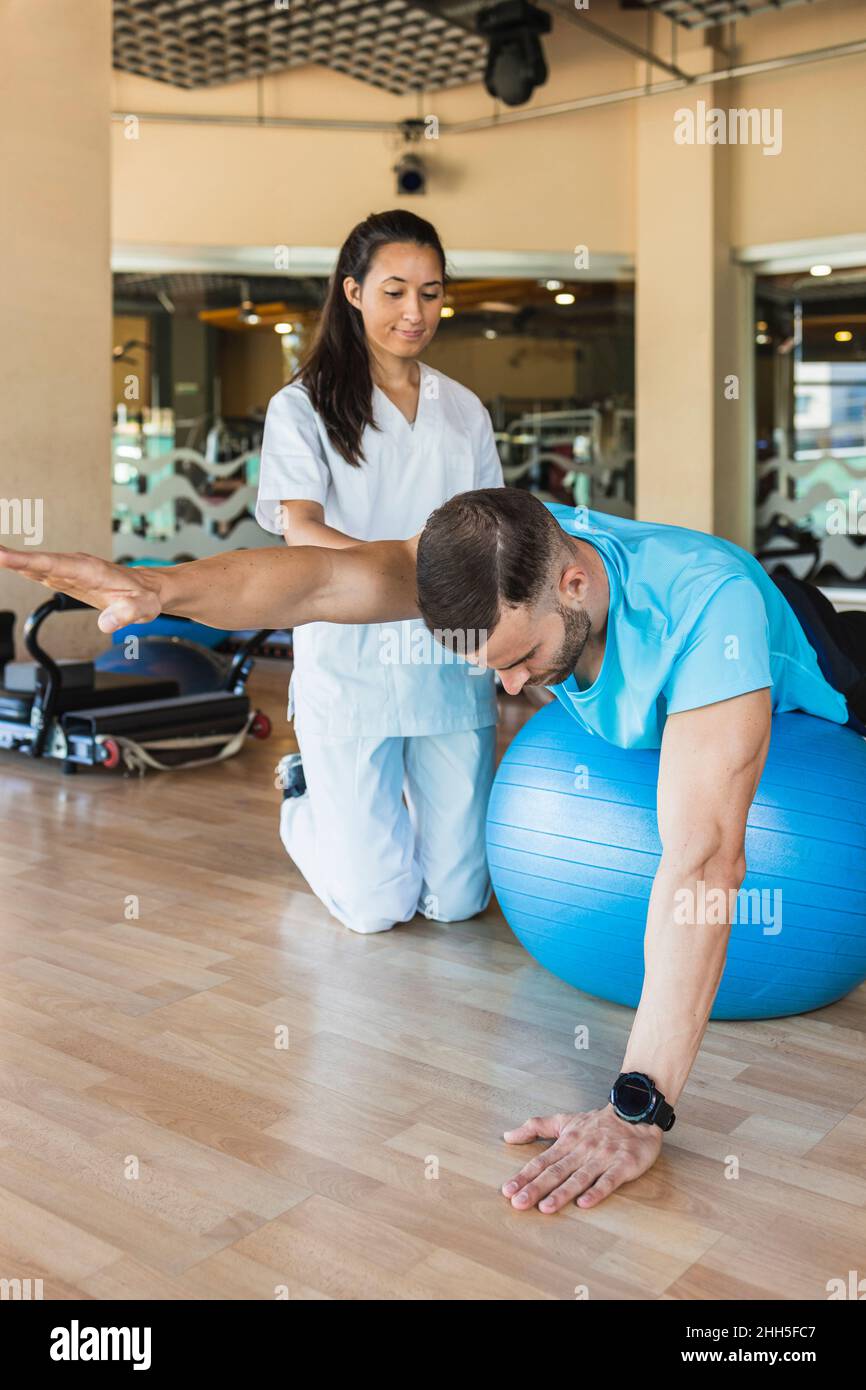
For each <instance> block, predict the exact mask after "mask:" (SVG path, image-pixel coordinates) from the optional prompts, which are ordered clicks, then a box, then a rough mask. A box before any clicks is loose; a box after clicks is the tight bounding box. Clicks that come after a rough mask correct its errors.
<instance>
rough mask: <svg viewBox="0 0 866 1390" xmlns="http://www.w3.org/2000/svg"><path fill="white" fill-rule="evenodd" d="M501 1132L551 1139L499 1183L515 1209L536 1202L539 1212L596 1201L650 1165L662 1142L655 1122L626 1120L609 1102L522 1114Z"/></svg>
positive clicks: (516, 1140) (513, 1137)
mask: <svg viewBox="0 0 866 1390" xmlns="http://www.w3.org/2000/svg"><path fill="white" fill-rule="evenodd" d="M504 1137H505V1140H506V1142H507V1143H509V1144H531V1143H532V1142H533V1141H534V1140H536V1139H552V1140H554V1142H553V1143H552V1144H551V1145H550V1147H549V1148H548V1149H546V1150H545V1152H544V1153H543V1154H539V1155H538V1156H537V1157H536V1158H533V1159H531V1160H530V1162H529V1163H527V1164H526V1166H525V1167H524V1168H521V1170H520V1172H519V1173H518V1174H517V1175H516V1176H515V1177H514V1178H512V1179H511V1180H510V1181H509V1182H506V1183H503V1186H502V1194H503V1196H505V1197H508V1198H510V1200H511V1205H512V1206H513V1207H515V1208H516V1209H517V1210H518V1211H528V1210H529V1208H530V1207H534V1206H537V1207H538V1209H539V1211H541V1212H545V1213H547V1212H554V1211H559V1210H560V1209H561V1208H562V1207H564V1206H566V1205H567V1204H568V1203H569V1202H574V1201H576V1202H577V1205H578V1206H579V1207H594V1206H597V1205H598V1203H599V1202H602V1201H604V1199H605V1197H609V1196H610V1194H611V1192H614V1191H615V1190H616V1188H618V1187H621V1186H622V1184H623V1183H625V1182H632V1181H633V1180H634V1179H635V1178H639V1177H640V1175H641V1173H645V1172H646V1171H647V1169H648V1168H651V1167H652V1165H653V1164H654V1163H655V1161H656V1159H657V1158H658V1156H659V1152H660V1150H661V1146H662V1131H661V1130H660V1129H659V1127H658V1125H646V1124H637V1125H630V1124H629V1123H628V1121H626V1120H621V1119H620V1118H619V1116H618V1115H617V1114H616V1112H615V1111H614V1109H613V1106H611V1105H606V1106H604V1108H603V1109H601V1110H588V1111H583V1112H582V1113H579V1114H577V1115H548V1116H546V1117H545V1118H543V1119H542V1118H536V1119H532V1120H527V1121H526V1122H525V1124H522V1125H521V1126H520V1128H519V1129H509V1130H506V1132H505V1136H504Z"/></svg>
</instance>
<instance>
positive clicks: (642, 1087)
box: [610, 1071, 676, 1131]
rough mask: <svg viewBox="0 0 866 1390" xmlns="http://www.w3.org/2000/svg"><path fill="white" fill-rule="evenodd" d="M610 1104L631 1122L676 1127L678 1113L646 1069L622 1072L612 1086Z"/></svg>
mask: <svg viewBox="0 0 866 1390" xmlns="http://www.w3.org/2000/svg"><path fill="white" fill-rule="evenodd" d="M610 1103H611V1105H612V1106H613V1108H614V1110H615V1111H616V1113H617V1115H619V1118H620V1119H621V1120H627V1121H628V1123H629V1124H630V1125H641V1124H643V1125H658V1126H659V1128H660V1129H663V1130H665V1131H667V1130H669V1129H672V1128H673V1124H674V1120H675V1119H676V1115H675V1114H674V1110H673V1106H672V1105H668V1103H667V1101H666V1100H665V1098H664V1096H663V1095H662V1093H661V1091H657V1090H656V1084H655V1082H654V1081H653V1080H652V1079H651V1078H650V1077H649V1076H645V1075H644V1073H643V1072H642V1071H622V1072H620V1074H619V1076H618V1077H617V1078H616V1081H615V1082H614V1083H613V1085H612V1086H611V1088H610Z"/></svg>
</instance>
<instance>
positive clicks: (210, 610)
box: [0, 536, 419, 632]
mask: <svg viewBox="0 0 866 1390" xmlns="http://www.w3.org/2000/svg"><path fill="white" fill-rule="evenodd" d="M417 547H418V537H417V536H413V537H412V538H411V539H410V540H407V541H370V542H369V543H367V544H366V545H354V546H350V547H347V548H346V549H344V550H327V549H325V548H323V547H318V546H296V547H293V548H292V549H288V548H287V547H286V546H275V547H269V548H268V549H266V550H233V551H230V552H228V553H227V554H225V555H212V556H209V557H208V558H207V559H206V560H191V561H189V562H188V563H186V564H182V565H169V566H167V567H166V568H164V569H148V568H143V567H137V568H127V567H126V566H123V565H115V564H112V563H111V562H110V561H108V560H100V559H98V558H97V557H96V556H95V555H85V554H81V553H78V554H51V553H45V552H43V553H38V554H32V553H28V552H25V551H20V550H7V549H6V547H5V546H0V568H3V569H10V570H15V571H17V572H18V573H19V574H22V575H24V576H25V578H28V579H33V580H34V581H35V582H36V583H38V584H43V585H44V586H45V587H46V588H48V589H54V590H59V591H60V592H62V593H66V594H70V595H71V596H72V597H73V598H77V599H80V600H81V601H82V602H83V603H87V604H89V605H90V606H91V607H92V608H97V609H99V610H100V616H99V620H98V626H99V628H100V630H101V631H102V632H115V631H116V630H117V629H118V628H120V627H125V626H126V624H127V623H133V622H139V623H142V622H143V623H148V622H152V621H153V619H154V618H156V617H158V616H159V614H160V613H172V614H175V615H176V616H178V617H183V618H193V619H195V621H197V622H200V623H204V624H205V626H207V627H226V628H248V627H256V628H258V627H271V628H280V627H298V626H299V625H300V624H301V623H309V622H318V621H323V622H330V623H369V622H396V621H398V620H399V619H402V618H417V617H418V616H419V615H418V606H417V602H416V596H415V552H416V550H417Z"/></svg>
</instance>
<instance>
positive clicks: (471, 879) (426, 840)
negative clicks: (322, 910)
mask: <svg viewBox="0 0 866 1390" xmlns="http://www.w3.org/2000/svg"><path fill="white" fill-rule="evenodd" d="M295 732H296V734H297V737H298V744H299V747H300V750H301V757H302V759H303V766H304V776H305V779H306V783H307V790H306V792H305V793H304V795H303V796H298V797H288V798H287V799H286V800H285V801H284V802H283V806H282V812H281V815H280V838H281V839H282V842H283V844H284V845H285V847H286V850H287V851H288V853H289V855H290V856H291V858H292V859H293V860H294V862H295V864H296V865H297V866H298V868H299V869H300V871H301V873H302V874H303V876H304V878H305V879H306V880H307V882H308V883H309V885H310V887H311V888H312V890H313V892H314V893H315V894H316V896H317V897H318V898H320V899H321V901H322V902H323V903H324V904H325V906H326V907H327V909H328V911H329V912H330V913H331V914H332V915H333V916H334V917H336V918H337V919H338V921H340V922H342V923H344V925H345V926H347V927H351V929H352V930H353V931H357V932H379V931H387V930H388V929H389V927H393V926H394V925H395V924H396V923H397V922H408V921H409V919H410V918H411V917H413V916H414V915H415V913H416V912H421V913H423V914H424V915H425V916H427V917H429V918H430V919H431V920H436V921H440V922H454V921H462V920H463V919H464V918H466V917H473V916H474V915H475V913H476V912H481V911H483V909H484V908H485V907H486V906H487V904H488V902H489V901H490V895H491V886H490V878H489V875H488V872H487V856H486V852H485V843H484V827H485V815H486V812H487V800H488V797H489V795H490V788H491V786H492V783H493V773H494V767H495V752H496V726H495V724H490V725H488V726H487V727H485V728H482V729H470V730H468V731H466V732H463V733H453V734H425V735H416V736H413V737H411V738H345V737H337V736H332V735H326V734H308V735H304V734H303V733H302V732H301V731H299V730H298V728H297V725H296V726H295ZM404 794H405V798H406V800H405V804H404V801H403V796H404Z"/></svg>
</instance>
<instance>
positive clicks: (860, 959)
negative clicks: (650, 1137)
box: [487, 701, 866, 1019]
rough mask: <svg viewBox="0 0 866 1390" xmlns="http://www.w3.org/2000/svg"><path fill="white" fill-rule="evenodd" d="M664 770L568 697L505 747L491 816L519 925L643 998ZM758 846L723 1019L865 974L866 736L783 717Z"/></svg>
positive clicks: (841, 990)
mask: <svg viewBox="0 0 866 1390" xmlns="http://www.w3.org/2000/svg"><path fill="white" fill-rule="evenodd" d="M658 768H659V754H658V752H657V751H653V750H648V749H623V748H617V747H615V746H614V745H613V744H610V743H606V742H604V741H603V740H602V739H601V738H599V737H598V736H597V735H593V734H589V733H587V732H586V731H585V730H584V729H583V728H582V727H581V726H580V725H579V724H578V722H577V721H576V720H575V719H572V718H571V716H570V715H569V714H568V713H567V711H566V710H564V709H563V708H562V706H561V705H560V704H559V702H558V701H557V703H556V704H552V705H548V706H546V707H545V708H544V709H543V710H541V711H540V712H539V713H538V714H536V715H535V716H534V718H532V719H531V720H530V721H529V723H528V724H527V725H526V726H525V727H524V728H523V729H522V730H521V731H520V733H519V734H518V735H517V737H516V738H515V739H514V741H513V742H512V744H511V746H510V748H509V749H508V751H507V752H506V754H505V757H504V758H503V761H502V764H501V766H500V768H499V771H498V773H497V775H496V781H495V783H494V786H493V790H492V792H491V796H490V805H489V810H488V819H487V855H488V861H489V864H490V875H491V879H492V881H493V887H494V889H495V891H496V896H497V898H498V900H499V904H500V907H501V908H502V911H503V913H504V915H505V919H506V921H507V922H508V924H509V926H510V927H511V929H512V931H513V932H514V934H515V936H516V937H517V939H518V940H519V941H520V942H521V944H522V945H523V946H525V947H526V949H527V951H529V953H530V955H532V956H534V957H535V959H536V960H537V961H538V962H539V964H540V965H543V966H544V967H545V968H546V969H547V970H550V971H552V972H553V974H554V975H557V976H559V978H560V979H562V980H565V981H566V982H567V983H568V984H570V985H574V986H575V987H576V988H577V989H580V990H583V991H585V992H586V993H587V994H595V995H598V996H599V997H600V998H602V999H609V1000H611V1001H612V1002H613V1003H616V1004H626V1005H629V1006H630V1007H632V1008H635V1007H637V1004H638V1001H639V999H640V993H641V987H642V984H643V975H644V963H643V938H644V928H645V925H646V914H647V907H648V904H649V896H650V889H651V887H652V882H653V878H654V875H655V872H656V869H657V868H658V864H659V860H660V858H661V843H660V841H659V835H658V827H657V824H656V785H657V782H658ZM746 860H747V865H748V869H747V875H746V879H745V881H744V883H743V885H742V888H741V889H740V892H739V894H738V898H737V910H736V916H735V918H734V921H733V925H732V927H731V936H730V942H729V946H728V954H727V963H726V965H725V972H724V975H723V976H722V982H721V985H720V986H719V991H718V994H717V996H716V1000H715V1004H714V1006H713V1011H712V1014H711V1015H710V1016H711V1018H715V1019H735V1018H780V1017H783V1016H785V1015H788V1014H799V1013H807V1012H809V1011H810V1010H812V1009H820V1008H823V1006H824V1005H825V1004H831V1003H833V1001H834V1000H836V999H841V998H842V997H843V996H844V995H846V994H848V993H849V992H850V991H851V990H852V989H855V988H856V987H857V985H859V984H861V983H862V982H863V980H864V979H866V739H864V738H861V737H860V736H859V735H858V734H855V733H854V732H853V731H852V730H850V729H847V728H843V727H842V726H841V725H838V724H833V723H830V722H829V721H828V720H824V719H815V718H813V717H812V716H811V715H806V714H781V715H776V716H775V717H774V719H773V728H772V737H771V740H770V751H769V755H768V757H767V762H766V765H765V768H764V772H763V775H762V777H761V781H760V784H759V786H758V790H757V793H756V795H755V799H754V802H753V804H752V807H751V810H750V811H749V817H748V822H747V827H746ZM753 890H758V894H757V895H756V894H755V893H754V891H753ZM708 920H712V919H711V918H708ZM696 930H697V928H696Z"/></svg>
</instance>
